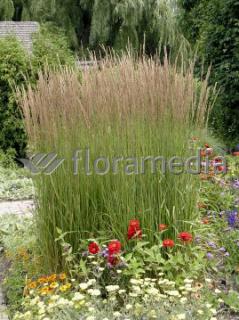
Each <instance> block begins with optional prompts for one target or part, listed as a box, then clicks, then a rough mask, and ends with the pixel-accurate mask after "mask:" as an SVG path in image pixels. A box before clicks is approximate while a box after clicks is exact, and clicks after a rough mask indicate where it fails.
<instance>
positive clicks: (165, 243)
mask: <svg viewBox="0 0 239 320" xmlns="http://www.w3.org/2000/svg"><path fill="white" fill-rule="evenodd" d="M163 247H165V248H172V247H174V241H173V240H171V239H166V240H164V241H163Z"/></svg>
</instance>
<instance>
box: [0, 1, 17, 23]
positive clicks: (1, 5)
mask: <svg viewBox="0 0 239 320" xmlns="http://www.w3.org/2000/svg"><path fill="white" fill-rule="evenodd" d="M13 14H14V5H13V2H12V0H1V2H0V20H3V21H5V20H12V17H13Z"/></svg>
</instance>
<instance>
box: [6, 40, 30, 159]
mask: <svg viewBox="0 0 239 320" xmlns="http://www.w3.org/2000/svg"><path fill="white" fill-rule="evenodd" d="M30 71H31V67H30V58H29V56H28V55H27V53H26V52H25V50H24V49H23V48H22V46H21V45H20V43H19V42H18V41H17V40H16V39H14V38H5V39H0V127H1V132H0V149H2V150H3V151H4V152H7V150H8V149H10V148H11V149H12V150H15V155H16V156H18V157H22V156H24V151H25V148H26V135H25V131H24V125H23V122H22V120H21V114H20V109H19V108H18V106H17V103H16V97H15V93H14V92H15V85H18V86H20V85H22V84H24V83H25V82H26V75H27V74H29V72H30Z"/></svg>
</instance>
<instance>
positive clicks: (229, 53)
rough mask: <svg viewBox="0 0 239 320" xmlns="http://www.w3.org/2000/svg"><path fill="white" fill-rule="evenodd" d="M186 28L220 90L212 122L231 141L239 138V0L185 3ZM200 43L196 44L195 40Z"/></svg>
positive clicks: (208, 0)
mask: <svg viewBox="0 0 239 320" xmlns="http://www.w3.org/2000/svg"><path fill="white" fill-rule="evenodd" d="M181 6H182V8H183V10H184V13H183V18H182V21H183V23H182V25H183V27H184V30H185V33H187V35H188V37H189V39H190V40H191V42H194V43H195V44H196V45H197V46H198V47H199V52H200V53H201V56H202V57H203V59H204V60H205V63H206V64H207V65H210V64H212V76H211V81H212V82H213V83H215V82H217V83H218V84H219V87H220V90H221V92H220V95H219V99H218V101H217V103H216V105H215V108H214V112H213V114H212V119H211V123H212V126H213V127H214V128H215V129H216V132H217V133H219V134H220V135H221V136H222V137H223V138H224V139H225V140H226V141H227V142H230V143H234V142H235V141H236V140H237V141H238V139H239V90H238V89H239V1H238V0H227V1H221V0H194V1H193V0H190V1H186V0H181ZM195 40H196V41H195Z"/></svg>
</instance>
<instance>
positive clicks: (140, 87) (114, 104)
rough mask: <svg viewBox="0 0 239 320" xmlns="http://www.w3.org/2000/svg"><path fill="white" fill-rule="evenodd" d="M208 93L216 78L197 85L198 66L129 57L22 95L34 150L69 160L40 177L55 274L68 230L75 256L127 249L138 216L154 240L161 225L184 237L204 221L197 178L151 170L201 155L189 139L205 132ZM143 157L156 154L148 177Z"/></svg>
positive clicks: (46, 80)
mask: <svg viewBox="0 0 239 320" xmlns="http://www.w3.org/2000/svg"><path fill="white" fill-rule="evenodd" d="M208 96H209V89H208V87H207V78H206V79H205V80H203V81H200V82H199V81H196V80H195V79H194V76H193V63H191V64H190V65H189V66H188V67H187V68H183V67H182V65H181V66H180V67H178V66H177V65H176V64H175V65H170V64H169V63H168V60H167V58H165V60H164V62H163V63H162V64H160V63H159V61H158V60H153V59H146V58H142V59H139V60H135V59H133V58H132V57H130V56H123V57H121V58H114V57H113V58H112V57H110V58H106V59H105V60H104V61H103V62H102V63H101V65H100V68H99V69H95V68H93V69H91V70H88V71H86V72H84V73H83V74H82V76H80V77H79V74H78V73H77V72H76V71H75V70H74V71H73V70H71V69H66V68H64V69H62V70H61V72H52V71H51V72H47V71H46V72H45V73H41V74H39V81H38V83H37V85H36V86H35V88H34V89H33V88H31V87H29V88H28V89H27V90H25V91H23V92H22V95H21V105H22V110H23V113H24V117H25V125H26V129H27V133H28V138H29V145H30V147H31V149H32V150H33V151H34V152H35V153H40V152H41V153H50V152H55V153H57V155H58V157H59V158H64V159H65V161H64V162H63V164H62V165H61V166H60V167H58V168H57V170H55V171H54V172H53V173H52V174H51V175H46V174H44V171H43V172H42V174H40V175H36V176H35V178H34V181H35V186H36V190H37V201H38V210H37V215H36V218H37V220H38V227H39V239H40V241H41V248H42V250H43V252H44V256H46V257H47V259H46V260H47V262H48V263H49V266H50V267H53V266H56V265H59V264H60V263H61V261H62V260H61V254H62V252H61V248H60V247H59V244H58V242H56V241H55V239H56V238H57V236H58V234H57V228H59V229H60V230H62V232H68V235H67V241H68V242H69V243H70V244H71V245H72V247H73V250H74V249H76V248H77V247H78V245H79V241H80V239H82V238H84V239H93V238H97V237H107V239H119V240H120V241H121V242H122V244H123V246H125V245H126V244H128V243H129V242H128V239H127V228H128V221H130V220H133V219H138V220H139V221H140V231H139V232H138V233H139V235H140V237H141V234H143V235H146V236H147V240H149V241H150V242H151V243H153V241H154V237H155V232H159V231H158V226H159V223H161V222H162V221H163V222H164V223H165V224H166V225H169V226H174V228H170V230H169V231H168V233H166V234H165V237H166V239H167V238H173V239H176V235H177V234H178V232H180V231H182V230H184V229H185V228H184V224H185V221H188V220H192V219H193V218H194V217H195V214H196V213H195V208H196V202H197V192H198V187H197V185H198V178H197V177H196V176H195V175H192V174H186V173H182V174H175V173H174V174H173V173H170V172H169V171H168V170H166V172H163V166H162V162H163V161H160V160H159V161H158V162H157V166H156V167H157V168H156V170H152V169H155V167H154V168H153V161H151V160H152V159H151V158H150V157H157V156H162V157H164V158H165V159H169V158H172V157H174V156H177V157H182V158H184V159H186V157H189V156H193V155H196V152H195V153H194V154H192V151H190V148H189V138H190V137H191V134H192V131H193V130H198V131H200V129H202V128H204V127H205V124H206V122H207V116H208V108H209V105H208ZM76 150H79V151H78V153H77V152H76ZM76 155H77V156H76ZM77 157H78V160H77V161H75V162H74V161H73V158H77ZM99 157H105V158H107V160H104V159H102V158H101V159H100V160H96V159H97V158H99ZM117 157H118V158H120V159H121V160H120V159H119V160H118V161H115V158H117ZM141 157H143V158H146V157H148V159H147V161H145V172H144V173H142V172H141V169H142V168H141V167H140V165H139V162H140V161H139V159H141ZM122 158H123V160H122ZM175 162H177V161H175ZM76 163H77V165H76ZM106 167H107V168H106ZM106 169H108V171H107V170H106ZM106 171H107V172H106ZM175 171H177V170H175ZM187 227H188V225H187ZM141 230H142V231H141ZM131 231H132V230H131V229H130V230H129V233H130V234H129V233H128V237H129V238H131V236H132V234H131V233H132V232H131ZM133 231H134V230H133ZM134 233H135V232H134ZM136 233H137V232H136ZM138 233H137V235H138ZM140 237H139V236H138V237H136V238H140Z"/></svg>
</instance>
